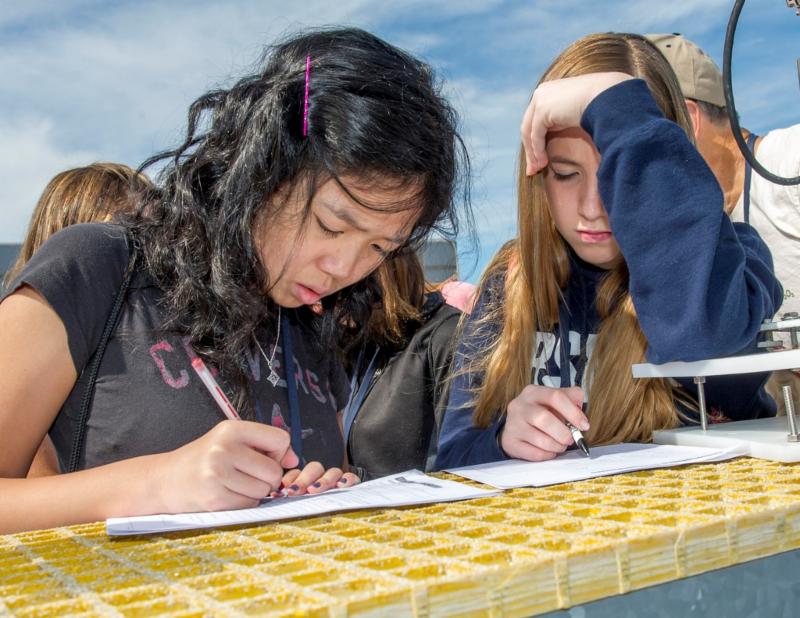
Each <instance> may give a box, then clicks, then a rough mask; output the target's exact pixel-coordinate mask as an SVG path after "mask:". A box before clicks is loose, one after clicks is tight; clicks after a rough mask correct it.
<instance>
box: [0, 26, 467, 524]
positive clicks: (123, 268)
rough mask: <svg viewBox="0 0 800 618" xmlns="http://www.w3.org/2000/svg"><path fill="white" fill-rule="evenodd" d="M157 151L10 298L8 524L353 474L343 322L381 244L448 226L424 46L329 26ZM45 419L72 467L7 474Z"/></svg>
mask: <svg viewBox="0 0 800 618" xmlns="http://www.w3.org/2000/svg"><path fill="white" fill-rule="evenodd" d="M156 161H158V162H161V163H165V164H166V165H165V167H164V170H163V173H162V174H161V176H160V179H159V183H158V187H157V189H154V190H153V191H150V192H148V193H145V195H144V196H143V198H142V207H141V210H140V212H139V214H138V216H136V217H133V218H131V219H130V220H128V221H127V222H126V223H125V224H124V225H101V224H87V225H77V226H72V227H70V228H67V229H66V230H64V231H63V232H60V233H59V234H56V235H55V236H53V237H52V238H51V239H50V240H49V241H48V242H47V243H45V245H43V246H42V248H41V249H40V250H39V251H38V252H37V253H36V255H34V256H33V258H32V259H31V260H30V261H29V262H28V263H27V264H26V266H25V267H24V268H23V269H22V272H21V273H20V274H19V276H18V277H17V279H16V281H15V282H14V283H13V284H12V287H11V292H10V295H8V296H6V298H5V299H4V300H3V302H2V304H1V305H0V476H2V477H4V478H2V479H0V494H1V495H2V496H3V500H2V504H0V531H3V532H8V531H12V530H20V529H26V528H37V527H47V526H55V525H64V524H69V523H75V522H83V521H91V520H97V519H100V518H105V517H110V516H115V515H137V514H146V513H161V512H164V513H171V512H179V511H200V510H218V509H228V508H238V507H245V506H252V505H255V504H257V503H258V501H259V500H260V499H261V498H263V497H264V496H267V495H270V493H271V492H274V491H275V490H277V489H278V488H279V487H280V485H281V483H283V484H284V485H286V486H287V490H288V491H289V493H290V494H296V493H303V492H305V491H308V492H312V493H313V492H317V491H323V490H325V489H327V488H330V487H332V486H336V485H337V484H338V485H340V486H341V485H347V484H349V483H353V482H356V479H355V477H354V476H353V475H352V474H349V473H348V474H343V473H342V469H341V466H342V465H343V462H344V447H343V443H342V434H341V430H340V427H339V424H338V420H339V419H338V416H337V413H338V412H339V411H341V410H342V408H343V407H344V404H345V401H346V397H347V382H346V380H345V379H344V376H343V372H342V370H341V368H340V367H339V365H338V364H337V363H336V361H335V358H336V357H337V355H336V353H335V345H336V331H337V326H338V325H339V324H342V323H359V322H363V321H364V316H366V315H367V312H368V310H369V308H370V306H371V303H372V298H371V296H370V289H371V288H370V286H367V285H365V284H362V283H359V282H360V281H361V280H362V279H364V278H365V277H367V275H369V273H370V272H371V271H372V270H374V269H375V268H376V267H377V266H378V265H379V264H380V263H381V261H382V260H383V259H384V258H385V257H386V256H387V255H390V254H392V253H393V252H395V251H397V250H399V249H401V248H403V247H405V246H406V245H409V244H413V243H415V242H416V241H417V240H419V239H420V238H422V237H423V236H424V235H425V234H426V233H427V231H428V230H430V229H431V228H434V227H435V228H444V231H445V232H448V231H449V232H453V231H454V227H455V221H456V218H455V212H456V207H455V204H456V202H462V199H460V198H459V199H456V196H455V195H454V193H455V191H456V189H457V187H458V186H459V181H460V180H461V173H462V170H463V169H464V167H463V166H462V163H466V158H465V154H464V151H463V146H462V145H461V141H460V139H459V137H458V134H457V131H456V123H455V116H454V113H453V111H452V109H451V108H450V106H449V105H448V104H447V103H446V102H445V101H444V100H443V98H442V97H441V96H440V94H439V88H438V85H437V83H436V82H435V81H434V76H433V74H432V72H431V70H430V68H429V67H428V66H427V65H425V64H424V63H422V62H420V61H419V60H417V59H416V58H414V57H412V56H410V55H408V54H407V53H404V52H402V51H400V50H398V49H396V48H394V47H392V46H390V45H388V44H387V43H385V42H384V41H382V40H380V39H378V38H376V37H374V36H372V35H370V34H368V33H366V32H364V31H361V30H357V29H334V30H319V31H312V32H308V33H306V34H303V35H300V36H296V37H293V38H291V39H289V40H287V41H286V42H284V43H282V44H279V45H277V46H275V47H274V48H272V49H271V50H270V51H269V53H268V54H267V56H266V58H265V61H264V63H263V66H262V68H261V69H260V70H259V71H257V72H256V73H254V74H252V75H249V76H247V77H244V78H243V79H241V80H239V81H238V82H237V83H236V84H234V85H233V86H232V87H231V88H229V89H224V90H215V91H213V92H209V93H207V94H205V95H204V96H202V97H200V98H199V99H198V100H197V101H195V102H194V104H193V105H192V106H191V108H190V110H189V117H188V131H187V134H186V136H185V139H184V141H183V143H182V144H181V145H180V146H179V147H178V148H176V149H175V150H173V151H170V152H167V153H165V154H162V155H160V156H157V157H154V158H153V159H151V160H150V161H149V162H148V163H153V162H156ZM320 301H321V302H322V304H323V308H324V310H323V311H322V312H321V314H320V315H318V314H317V313H316V312H314V311H312V310H311V309H310V307H311V306H314V305H316V304H318V303H319V302H320ZM201 361H202V363H201ZM203 366H206V367H207V369H208V371H209V372H211V379H209V378H208V375H209V374H208V373H204V372H203V371H202V370H201V369H202V367H203ZM201 374H202V375H203V376H204V378H205V380H203V379H201V378H200V375H201ZM212 380H213V381H214V382H216V383H217V385H218V387H219V391H218V390H216V388H210V391H211V392H209V390H207V389H206V387H205V386H204V384H212ZM211 393H214V395H213V396H212V394H211ZM220 393H223V394H224V395H225V396H226V398H227V399H228V400H229V402H230V404H231V405H230V407H228V406H226V405H225V404H224V403H223V405H222V408H223V409H224V410H227V413H228V414H231V415H233V412H236V413H238V414H239V415H240V416H241V418H242V419H244V420H224V419H225V416H224V415H223V412H222V411H221V409H220V407H218V406H217V403H215V402H216V401H217V400H219V401H222V398H221V394H220ZM47 432H49V435H50V437H51V438H52V441H53V443H54V445H55V448H56V450H57V452H58V456H59V461H60V464H61V469H62V472H69V473H68V474H60V475H57V476H52V477H45V478H36V479H21V478H15V477H22V476H24V474H25V471H26V470H27V469H28V466H29V465H30V462H31V458H32V457H33V454H34V452H35V450H36V447H37V446H38V445H39V443H40V442H41V440H42V437H43V436H44V435H45V433H47ZM290 436H291V439H290ZM287 468H288V469H291V470H290V471H289V472H286V473H285V470H286V469H287Z"/></svg>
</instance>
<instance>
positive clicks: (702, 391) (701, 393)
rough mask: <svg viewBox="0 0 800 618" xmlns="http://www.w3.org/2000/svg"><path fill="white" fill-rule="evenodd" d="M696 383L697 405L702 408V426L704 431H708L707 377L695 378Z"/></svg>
mask: <svg viewBox="0 0 800 618" xmlns="http://www.w3.org/2000/svg"><path fill="white" fill-rule="evenodd" d="M694 383H695V384H697V404H698V405H699V406H700V426H701V427H702V428H703V431H705V430H706V429H708V413H707V412H706V388H705V386H703V385H704V384H705V383H706V378H705V376H695V377H694Z"/></svg>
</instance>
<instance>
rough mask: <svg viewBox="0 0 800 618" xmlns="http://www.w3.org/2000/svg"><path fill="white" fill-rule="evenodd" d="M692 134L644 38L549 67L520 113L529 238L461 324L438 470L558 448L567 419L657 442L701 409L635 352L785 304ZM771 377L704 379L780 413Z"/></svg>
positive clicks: (674, 355)
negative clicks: (645, 367) (652, 375)
mask: <svg viewBox="0 0 800 618" xmlns="http://www.w3.org/2000/svg"><path fill="white" fill-rule="evenodd" d="M634 78H636V79H634ZM687 133H691V131H690V126H689V120H688V118H687V113H686V109H685V106H684V103H683V99H682V95H681V93H680V90H679V88H678V86H677V83H676V80H675V77H674V74H673V73H672V70H671V69H670V67H669V65H668V64H667V62H666V60H665V59H664V58H663V57H662V56H661V54H660V53H659V52H658V50H657V49H655V48H654V47H653V46H652V45H651V44H650V43H649V42H648V41H646V40H645V39H644V38H642V37H640V36H637V35H628V34H595V35H590V36H587V37H585V38H582V39H580V40H579V41H577V42H575V43H573V44H572V45H571V46H570V47H569V48H568V49H567V50H566V51H564V52H563V53H562V54H561V55H560V56H559V57H558V58H557V59H556V60H555V62H553V64H552V65H551V66H550V68H549V69H548V70H547V71H546V72H545V75H544V77H543V78H542V80H541V82H540V84H539V86H538V88H537V89H536V91H535V92H534V94H533V97H532V100H531V104H530V107H529V108H528V111H527V113H526V116H525V120H524V122H523V140H524V142H525V144H526V149H525V151H526V152H523V153H521V162H520V173H519V207H518V211H519V213H518V214H519V221H518V225H519V236H518V238H517V239H516V240H515V241H513V242H511V243H509V244H507V245H506V246H505V247H504V248H503V250H502V251H501V252H500V253H499V254H498V255H497V256H496V257H495V258H494V260H493V262H492V263H491V264H490V266H489V268H488V270H487V272H486V273H485V275H484V277H483V280H482V283H481V295H480V298H479V300H478V303H477V305H476V308H475V310H474V311H473V313H472V316H471V318H470V320H469V321H468V322H467V323H466V326H465V328H464V332H463V334H462V340H461V343H460V347H459V350H458V351H457V353H456V359H455V361H454V363H455V364H456V369H455V371H456V374H455V377H454V380H453V384H452V388H451V395H450V401H449V406H448V410H447V412H446V414H445V418H444V426H443V428H442V432H441V438H440V445H439V455H438V459H437V466H438V467H452V466H455V465H462V464H472V463H478V462H486V461H493V460H499V459H503V458H506V457H514V458H519V459H526V460H543V459H549V458H552V457H555V456H556V455H557V454H559V453H561V452H563V451H564V450H565V449H566V448H567V447H568V446H571V445H572V444H573V438H572V433H571V431H570V429H569V428H568V426H567V423H570V424H572V425H573V426H575V427H578V428H579V429H582V430H584V432H585V433H586V437H587V438H588V440H589V442H590V443H595V444H607V443H615V442H621V441H647V440H649V439H650V438H651V433H652V431H653V430H656V429H662V428H667V427H674V426H676V425H679V424H681V423H687V422H694V421H695V419H696V413H695V412H694V410H695V409H696V405H695V404H694V403H693V398H692V393H693V389H691V385H690V384H687V383H686V382H683V383H680V382H673V381H670V380H663V379H652V380H634V379H633V378H632V375H631V365H632V364H633V363H639V362H644V361H649V362H654V363H663V362H667V361H676V360H684V361H691V360H697V359H703V358H711V357H716V356H727V355H733V354H738V353H741V352H743V351H746V350H750V349H752V348H755V342H756V337H757V335H758V330H759V325H760V323H761V321H762V319H763V318H765V317H768V316H771V315H773V313H774V311H775V309H776V308H777V306H778V305H779V304H780V298H781V295H780V285H779V284H778V283H777V281H776V279H775V277H774V275H773V272H772V260H771V256H770V254H769V251H768V249H767V247H766V246H765V245H764V243H763V242H762V241H761V239H760V238H759V237H758V235H757V234H756V233H755V231H754V230H753V229H752V228H750V227H749V226H747V225H743V224H732V223H731V221H730V220H729V219H728V217H727V216H726V215H725V214H724V212H723V208H722V194H721V192H720V189H719V186H718V185H717V182H716V180H715V178H714V176H713V174H712V173H711V171H710V170H709V169H708V167H707V166H706V164H705V163H704V162H703V159H702V157H701V156H700V155H699V154H698V152H697V151H696V150H695V148H694V146H693V145H692V142H691V139H690V137H689V136H688V134H687ZM525 154H527V165H525V162H524V161H523V160H522V159H523V157H524V156H525ZM765 380H766V375H763V374H755V375H754V374H750V375H746V376H736V377H735V379H726V378H714V379H709V381H708V384H707V385H706V386H707V388H706V396H707V401H708V405H709V408H711V409H712V410H713V411H714V413H715V414H716V415H717V416H719V417H722V416H723V415H724V416H726V417H728V418H735V419H742V418H751V417H755V416H759V415H765V414H770V413H774V403H773V402H772V401H771V400H770V399H769V398H768V396H767V395H766V394H765V393H764V390H763V383H764V381H765ZM584 408H585V413H584Z"/></svg>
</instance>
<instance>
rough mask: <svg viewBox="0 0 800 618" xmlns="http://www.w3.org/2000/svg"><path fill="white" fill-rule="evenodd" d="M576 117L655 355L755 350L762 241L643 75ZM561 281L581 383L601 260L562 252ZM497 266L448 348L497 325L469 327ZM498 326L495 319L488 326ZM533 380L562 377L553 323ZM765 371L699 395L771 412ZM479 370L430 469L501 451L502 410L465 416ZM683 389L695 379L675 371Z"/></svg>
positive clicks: (721, 405) (764, 299)
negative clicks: (484, 417)
mask: <svg viewBox="0 0 800 618" xmlns="http://www.w3.org/2000/svg"><path fill="white" fill-rule="evenodd" d="M581 126H582V127H583V129H584V130H585V131H586V132H587V133H588V134H589V135H590V136H591V137H592V139H593V141H594V143H595V146H596V147H597V149H598V151H599V152H600V155H601V160H600V166H599V169H598V171H597V178H598V185H599V191H600V195H601V198H602V201H603V205H604V207H605V209H606V211H607V212H608V216H609V222H610V225H611V230H612V232H613V233H614V238H615V239H616V241H617V243H618V245H619V247H620V250H621V251H622V255H623V256H624V258H625V262H626V263H627V266H628V270H629V273H630V284H629V289H630V293H631V297H632V299H633V303H634V306H635V307H636V312H637V315H638V317H639V323H640V325H641V327H642V331H643V332H644V334H645V336H646V338H647V342H648V348H647V353H646V356H647V360H648V362H651V363H666V362H669V361H694V360H700V359H706V358H715V357H721V356H732V355H736V354H742V353H752V352H755V350H756V341H757V338H758V332H759V326H760V325H761V323H762V321H763V320H764V319H765V318H767V317H769V316H772V315H774V313H775V311H776V310H777V309H778V307H779V306H780V303H781V299H782V295H783V293H782V290H781V286H780V284H779V283H778V281H777V279H776V278H775V276H774V274H773V268H772V256H771V255H770V252H769V249H768V248H767V246H766V245H765V244H764V242H763V241H762V240H761V238H760V237H759V236H758V234H757V233H756V232H755V230H754V229H753V228H751V227H750V226H749V225H747V224H744V223H732V222H731V221H730V219H729V218H728V216H727V215H726V214H725V213H724V211H723V196H722V192H721V190H720V188H719V185H718V183H717V181H716V179H715V177H714V175H713V173H712V172H711V170H710V169H709V168H708V166H707V165H706V163H705V161H704V160H703V158H702V157H701V156H700V154H699V153H698V152H697V150H696V149H695V147H694V146H693V145H692V143H691V142H690V141H689V140H688V138H687V137H686V134H685V133H684V132H683V130H682V129H681V128H680V127H679V126H678V125H677V124H675V123H673V122H671V121H669V120H667V119H665V118H664V116H663V114H662V113H661V111H660V110H659V108H658V106H657V105H656V103H655V101H654V100H653V98H652V96H651V94H650V92H649V90H648V89H647V86H646V84H645V82H644V81H642V80H639V79H635V80H628V81H625V82H622V83H621V84H618V85H616V86H614V87H612V88H609V89H608V90H606V91H605V92H603V93H601V94H600V95H599V96H598V97H597V98H595V99H594V101H592V103H591V104H590V105H589V107H588V108H587V109H586V111H585V112H584V114H583V118H582V119H581ZM570 260H571V277H570V281H569V283H568V285H567V288H566V289H565V290H564V299H565V304H566V308H567V312H568V314H569V316H570V319H569V340H570V341H569V355H570V364H571V365H572V367H571V374H572V380H571V381H572V383H573V384H578V385H580V384H581V383H582V379H583V371H584V368H585V366H586V362H587V353H588V354H589V355H590V354H591V349H592V346H593V341H594V337H595V335H596V333H597V330H598V328H599V318H598V316H597V313H596V310H595V306H594V299H595V289H596V286H597V285H598V284H599V281H600V279H601V277H602V275H603V271H602V270H600V269H598V268H596V267H593V266H591V265H590V264H587V263H585V262H583V261H581V260H580V259H579V258H578V257H577V256H576V255H575V254H574V253H571V255H570ZM499 279H500V278H499V277H498V278H497V279H495V280H494V281H489V282H488V284H487V285H486V286H485V289H484V290H482V292H481V295H480V297H479V299H478V302H477V303H476V306H475V308H474V310H473V312H472V314H471V316H470V319H469V321H468V323H467V325H466V328H465V330H464V334H463V336H462V340H461V341H460V343H459V347H458V350H457V352H456V356H455V359H454V365H455V367H454V368H455V370H456V372H458V371H459V369H460V368H461V367H462V366H463V360H464V359H465V358H469V357H470V355H472V354H475V353H482V350H485V346H486V344H487V339H489V338H491V337H492V336H493V334H492V333H491V332H487V331H486V329H483V330H481V332H480V334H478V333H477V332H476V329H475V327H474V325H475V323H476V321H477V320H479V319H481V318H482V317H483V316H484V315H485V314H486V305H487V303H489V302H491V303H495V302H497V300H498V295H500V296H502V294H503V282H502V281H501V280H499ZM496 328H497V330H496V331H495V333H496V332H497V331H499V329H500V328H501V325H500V324H497V325H496ZM538 339H539V340H540V343H539V344H538V346H537V349H536V350H535V351H534V362H533V366H534V367H538V369H537V370H536V371H535V375H532V382H533V383H534V384H541V385H545V386H553V387H558V386H560V385H561V381H560V369H559V367H560V362H559V351H560V341H559V337H558V332H555V333H539V334H538ZM767 378H768V374H745V375H739V376H724V377H720V378H708V379H707V382H706V401H707V405H708V407H709V409H715V410H718V411H720V412H722V413H724V415H725V416H727V417H729V418H732V419H737V420H740V419H744V418H754V417H758V416H767V415H770V414H774V413H775V412H774V410H775V406H774V402H773V401H772V400H771V398H770V397H769V396H768V395H767V394H766V393H765V392H764V389H763V385H764V382H766V379H767ZM481 382H482V376H481V375H475V374H460V375H457V377H456V378H455V379H454V381H453V383H452V385H451V390H450V399H449V402H448V407H447V411H446V413H445V416H444V423H443V426H442V429H441V432H440V435H439V452H438V456H437V459H436V468H437V469H442V468H446V467H455V466H462V465H472V464H477V463H485V462H489V461H498V460H501V459H506V458H507V456H506V454H505V453H504V452H503V450H502V449H501V448H500V445H499V441H498V433H499V432H500V431H501V429H502V427H503V423H504V415H501V414H500V413H499V411H498V414H497V418H496V420H495V422H494V423H492V424H491V425H490V426H489V427H487V428H477V427H474V426H473V424H472V414H473V412H474V408H473V406H471V405H470V403H469V402H470V401H471V400H473V399H474V391H473V390H472V389H474V388H476V387H478V386H479V385H480V384H481ZM681 382H682V383H684V385H685V386H686V387H687V390H688V392H690V393H694V392H695V389H694V388H692V387H690V385H691V380H690V379H689V380H685V381H684V380H681Z"/></svg>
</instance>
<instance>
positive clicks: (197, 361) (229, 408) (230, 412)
mask: <svg viewBox="0 0 800 618" xmlns="http://www.w3.org/2000/svg"><path fill="white" fill-rule="evenodd" d="M192 369H194V371H195V373H196V374H197V375H198V377H199V378H200V381H201V382H202V383H203V385H204V386H205V387H206V389H208V392H209V393H210V394H211V396H212V397H213V398H214V401H216V402H217V405H218V406H219V409H220V410H222V413H223V414H224V415H225V416H227V417H228V418H229V419H231V420H234V421H238V420H241V418H242V417H241V416H239V413H238V412H237V411H236V408H234V407H233V404H232V403H231V402H230V400H229V399H228V398H227V397H226V396H225V393H223V392H222V389H221V388H220V387H219V384H217V381H216V380H215V379H214V376H212V375H211V372H210V371H209V370H208V367H206V364H205V363H204V362H203V359H202V358H200V357H199V356H195V357H194V358H193V359H192Z"/></svg>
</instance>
